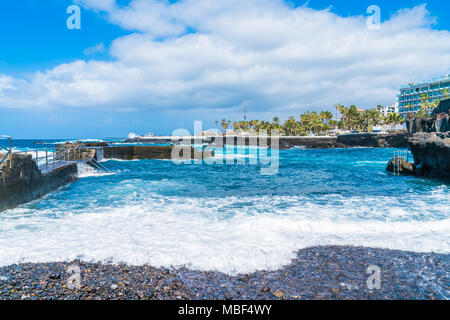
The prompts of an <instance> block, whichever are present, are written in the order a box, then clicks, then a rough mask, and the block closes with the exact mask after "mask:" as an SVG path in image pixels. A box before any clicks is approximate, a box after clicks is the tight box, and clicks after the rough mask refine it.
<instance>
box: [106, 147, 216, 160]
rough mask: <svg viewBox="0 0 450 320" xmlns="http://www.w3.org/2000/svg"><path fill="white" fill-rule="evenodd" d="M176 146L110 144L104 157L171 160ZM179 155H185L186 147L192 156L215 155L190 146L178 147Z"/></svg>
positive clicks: (206, 156) (208, 156)
mask: <svg viewBox="0 0 450 320" xmlns="http://www.w3.org/2000/svg"><path fill="white" fill-rule="evenodd" d="M174 148H177V147H174V146H110V147H104V148H103V158H104V159H121V160H136V159H160V160H171V159H172V152H173V150H174ZM178 148H179V152H176V154H177V155H179V156H180V157H183V152H184V150H186V148H190V154H191V158H193V157H194V155H195V156H196V158H197V159H198V158H203V159H206V158H210V157H211V156H213V155H214V153H213V152H211V151H204V152H202V151H199V150H196V149H194V148H192V147H190V146H183V147H178ZM175 151H176V150H175Z"/></svg>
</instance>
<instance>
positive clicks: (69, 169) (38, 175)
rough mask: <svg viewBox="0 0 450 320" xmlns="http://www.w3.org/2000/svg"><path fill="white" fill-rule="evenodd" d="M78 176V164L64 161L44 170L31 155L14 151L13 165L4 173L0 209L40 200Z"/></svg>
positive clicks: (1, 180) (2, 175) (1, 181)
mask: <svg viewBox="0 0 450 320" xmlns="http://www.w3.org/2000/svg"><path fill="white" fill-rule="evenodd" d="M77 176H78V169H77V165H76V163H67V164H61V165H60V166H58V167H56V168H54V169H53V170H51V171H49V172H46V173H42V172H41V170H40V169H39V168H38V166H37V165H36V162H35V161H33V160H32V157H31V155H22V154H13V158H12V167H11V168H9V167H4V168H3V169H2V172H1V176H0V211H2V210H5V209H11V208H14V207H16V206H18V205H20V204H23V203H26V202H29V201H32V200H35V199H38V198H40V197H42V196H44V195H45V194H47V193H48V192H51V191H53V190H55V189H57V188H59V187H61V186H63V185H65V184H67V183H69V182H72V181H75V180H76V179H77Z"/></svg>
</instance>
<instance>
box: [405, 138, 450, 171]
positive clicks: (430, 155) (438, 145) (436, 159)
mask: <svg viewBox="0 0 450 320" xmlns="http://www.w3.org/2000/svg"><path fill="white" fill-rule="evenodd" d="M439 136H441V137H443V138H445V139H442V138H440V137H438V135H436V134H432V133H418V134H415V135H414V136H413V137H412V138H411V139H410V140H409V148H410V150H411V152H412V153H413V155H414V174H415V175H418V176H427V177H437V178H450V139H448V138H447V136H448V133H446V134H445V135H439Z"/></svg>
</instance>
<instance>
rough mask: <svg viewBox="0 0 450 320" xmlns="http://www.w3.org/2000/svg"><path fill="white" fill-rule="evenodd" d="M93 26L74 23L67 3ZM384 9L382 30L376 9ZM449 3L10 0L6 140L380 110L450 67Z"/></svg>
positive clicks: (3, 102) (5, 15) (6, 9)
mask: <svg viewBox="0 0 450 320" xmlns="http://www.w3.org/2000/svg"><path fill="white" fill-rule="evenodd" d="M73 4H76V5H78V6H79V7H80V9H81V11H80V21H81V29H79V30H78V29H73V30H69V29H68V28H67V23H66V21H67V19H68V18H69V17H70V16H71V14H68V13H67V12H66V10H67V8H68V6H70V5H73ZM370 5H377V6H378V7H379V8H380V16H381V21H380V24H379V28H373V25H369V26H368V24H367V20H368V19H372V18H370V17H369V16H371V15H372V14H368V13H367V8H368V7H369V6H370ZM449 9H450V5H449V3H448V1H443V0H432V1H428V2H424V1H415V0H408V1H406V0H402V1H385V0H383V1H374V0H372V1H348V0H346V1H344V0H336V1H327V0H310V1H296V0H295V1H294V0H292V1H283V0H215V1H211V0H178V1H159V0H120V1H119V0H117V1H114V0H71V1H66V0H17V1H1V2H0V36H1V41H0V135H1V134H7V135H11V136H13V138H38V139H44V138H105V137H126V136H127V135H128V134H129V133H130V132H134V133H138V134H145V133H149V132H151V133H153V134H170V133H172V132H173V131H174V130H175V129H179V128H185V129H187V130H189V131H191V132H192V131H193V121H195V120H202V121H203V129H205V130H206V129H209V128H214V127H215V124H214V121H215V120H221V119H223V118H226V119H229V120H231V121H239V120H242V118H243V110H244V105H245V106H246V109H247V113H248V115H247V118H249V119H261V120H271V119H272V118H273V117H274V116H275V115H276V116H278V117H280V118H281V119H286V118H287V117H289V116H290V115H293V116H295V117H296V118H298V117H299V115H300V114H301V113H303V112H305V111H307V110H330V111H333V110H334V108H333V106H334V104H336V103H342V104H345V105H350V104H355V105H357V106H359V107H361V108H372V107H375V106H376V105H378V104H384V105H388V104H391V103H393V102H394V101H395V99H396V94H397V93H398V89H399V87H400V86H401V85H403V84H406V83H408V82H411V81H415V82H420V81H425V80H427V79H429V78H432V77H437V76H441V75H447V74H449V73H450V32H449V30H450V17H449V15H450V10H449Z"/></svg>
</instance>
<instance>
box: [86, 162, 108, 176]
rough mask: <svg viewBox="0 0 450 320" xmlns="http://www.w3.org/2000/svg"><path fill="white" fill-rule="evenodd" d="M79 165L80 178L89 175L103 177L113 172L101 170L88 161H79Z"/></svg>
mask: <svg viewBox="0 0 450 320" xmlns="http://www.w3.org/2000/svg"><path fill="white" fill-rule="evenodd" d="M77 167H78V178H87V177H101V176H108V175H112V174H113V173H111V172H102V171H99V170H97V169H95V168H93V167H91V166H90V165H87V164H86V163H82V162H79V163H77Z"/></svg>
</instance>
